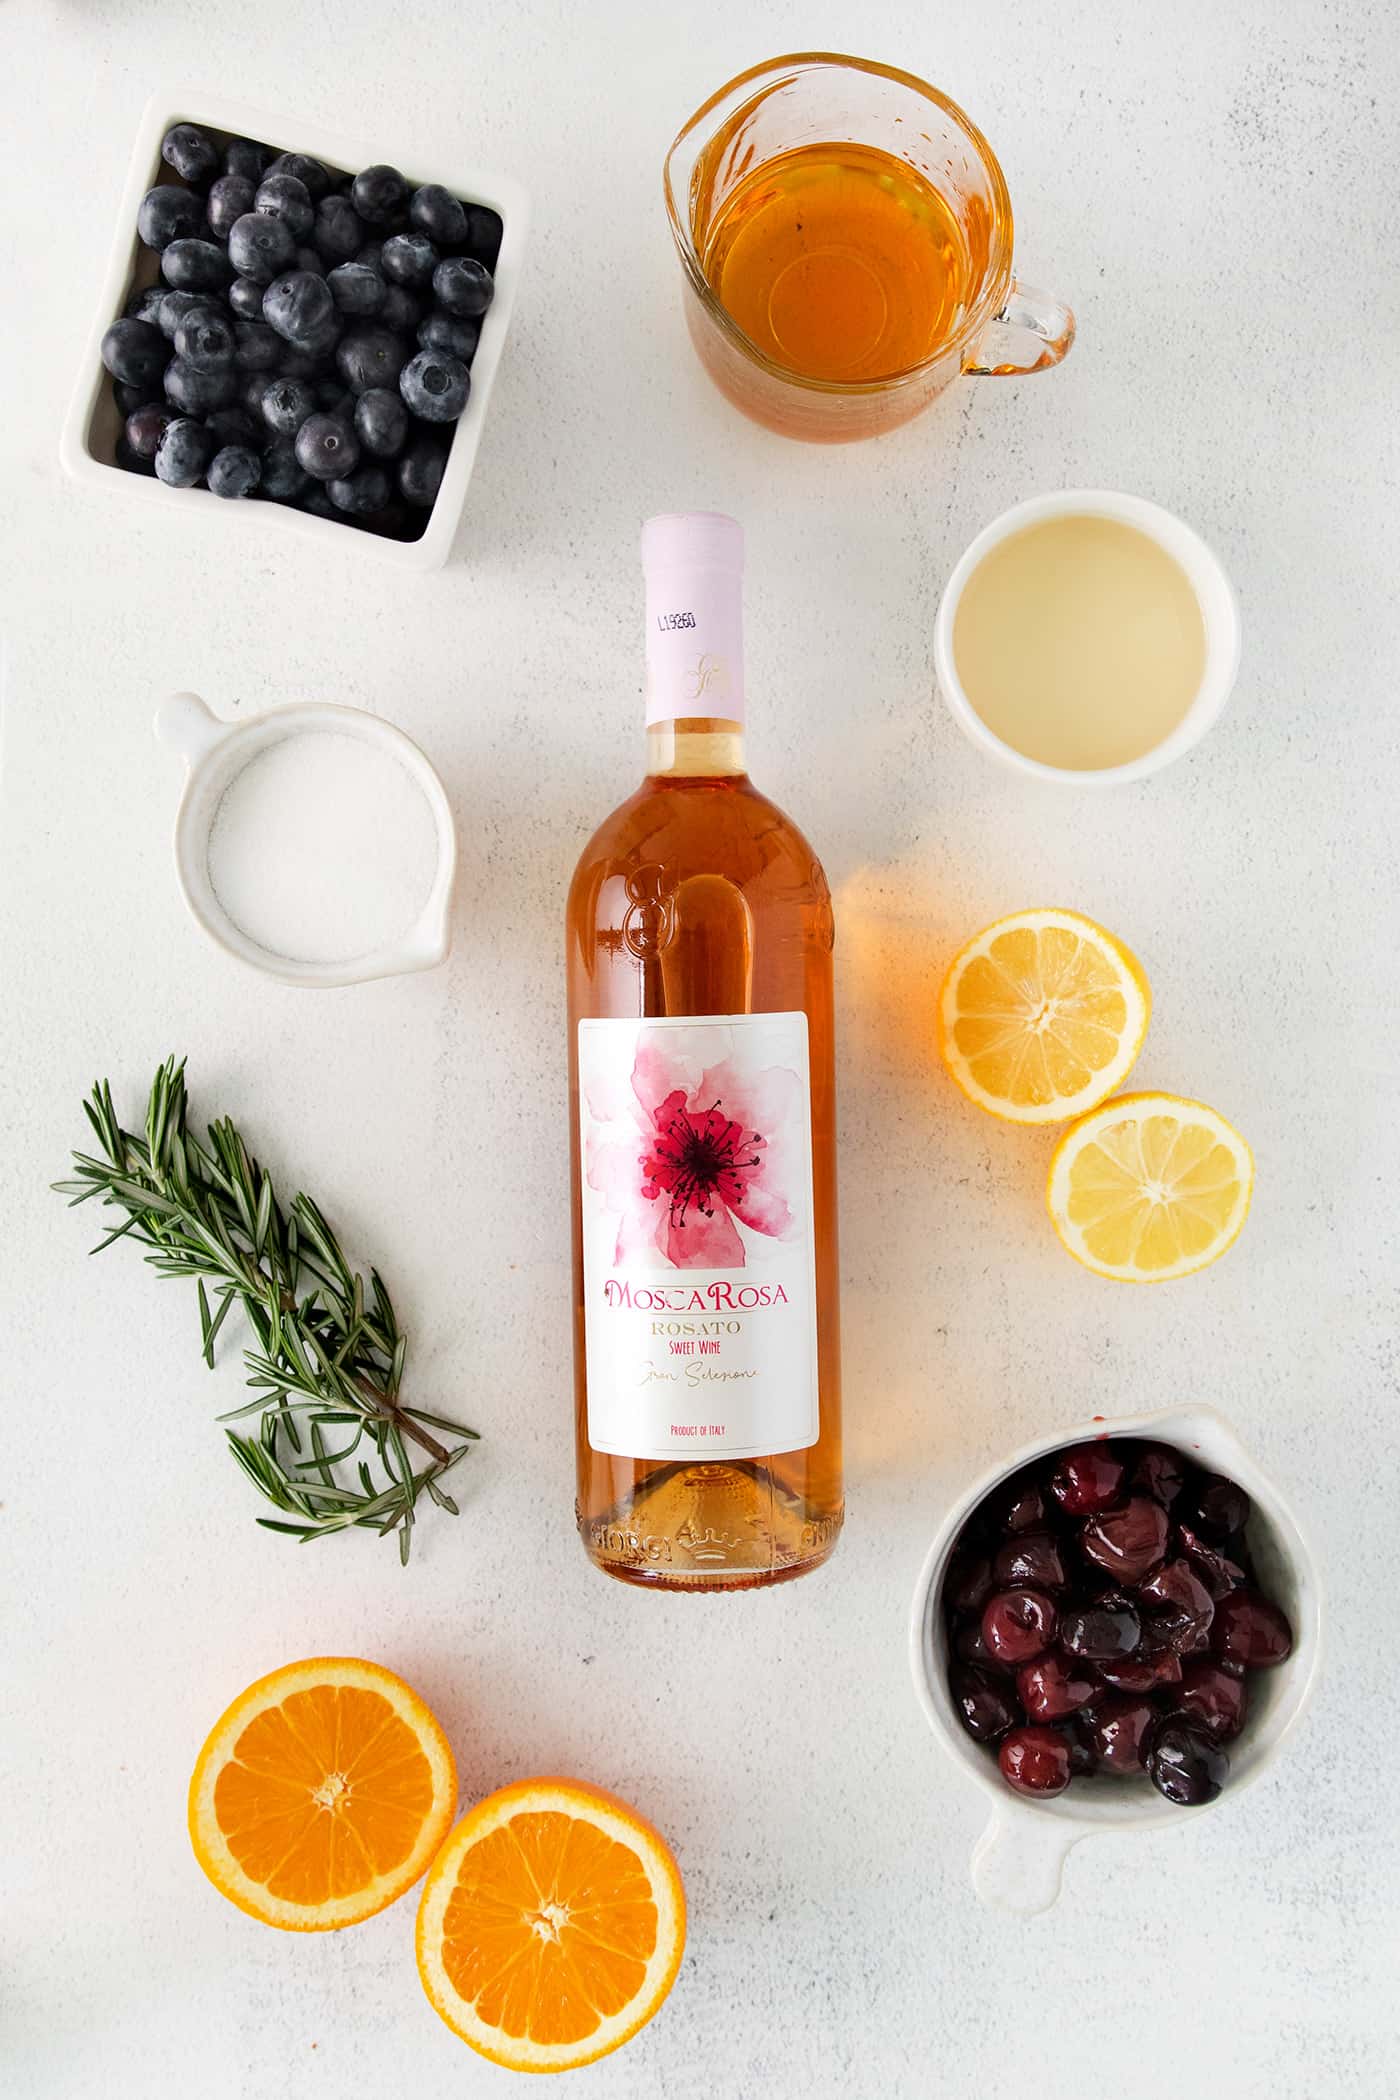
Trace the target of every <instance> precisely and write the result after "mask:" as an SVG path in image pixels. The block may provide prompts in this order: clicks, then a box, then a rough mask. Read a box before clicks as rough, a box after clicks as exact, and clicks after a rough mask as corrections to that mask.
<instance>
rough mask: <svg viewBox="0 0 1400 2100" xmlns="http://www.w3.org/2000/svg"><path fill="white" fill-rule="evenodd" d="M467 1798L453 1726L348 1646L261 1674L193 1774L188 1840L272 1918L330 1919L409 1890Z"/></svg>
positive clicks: (234, 1899) (237, 1898)
mask: <svg viewBox="0 0 1400 2100" xmlns="http://www.w3.org/2000/svg"><path fill="white" fill-rule="evenodd" d="M456 1807H457V1770H456V1766H455V1765H454V1764H453V1761H452V1752H451V1750H450V1749H449V1748H448V1744H447V1738H446V1736H445V1735H444V1734H443V1732H442V1730H441V1728H440V1727H439V1726H438V1724H437V1721H436V1720H435V1719H434V1717H433V1715H432V1714H431V1713H430V1712H429V1711H428V1709H427V1707H426V1706H425V1705H424V1704H423V1701H422V1700H421V1699H420V1698H419V1696H418V1694H417V1693H416V1692H415V1691H414V1690H413V1689H412V1688H411V1687H410V1686H409V1685H406V1684H405V1683H404V1681H403V1679H402V1678H401V1677H395V1675H394V1673H393V1671H392V1670H385V1669H382V1668H381V1667H380V1665H379V1664H378V1663H371V1662H356V1661H354V1660H353V1659H352V1658H349V1657H345V1656H320V1657H315V1658H313V1659H312V1660H311V1661H309V1662H298V1663H288V1664H287V1665H286V1667H285V1668H284V1669H281V1670H274V1671H273V1672H272V1674H271V1676H270V1677H260V1678H259V1679H258V1681H257V1683H256V1684H250V1685H249V1687H248V1689H247V1691H246V1692H244V1693H242V1695H241V1696H240V1697H239V1698H237V1699H235V1700H234V1702H233V1704H232V1706H231V1707H230V1708H229V1709H228V1712H227V1713H226V1714H224V1715H223V1716H222V1718H221V1719H220V1720H219V1721H217V1722H216V1723H215V1725H214V1728H213V1730H212V1732H211V1734H210V1736H209V1739H208V1741H207V1742H206V1743H205V1745H204V1748H203V1749H202V1750H201V1751H200V1753H199V1759H198V1762H197V1763H196V1765H195V1768H194V1776H193V1778H192V1779H191V1780H190V1804H189V1814H190V1841H191V1843H192V1844H193V1846H194V1853H195V1858H196V1859H197V1860H198V1861H199V1864H200V1865H201V1867H203V1869H204V1871H205V1873H206V1874H207V1875H208V1876H209V1879H210V1880H211V1881H212V1882H213V1884H214V1886H215V1888H216V1889H218V1891H219V1893H220V1894H221V1895H224V1896H227V1897H228V1899H229V1901H230V1903H236V1904H237V1905H238V1907H239V1909H240V1910H246V1911H247V1912H248V1913H249V1915H250V1916H251V1917H254V1918H261V1919H262V1921H263V1923H264V1924H265V1925H280V1926H281V1927H282V1928H283V1929H284V1930H286V1931H288V1932H329V1931H331V1930H332V1929H334V1928H335V1927H336V1926H340V1925H356V1924H358V1923H359V1921H360V1919H361V1918H368V1917H371V1916H373V1914H374V1912H375V1911H377V1910H383V1908H384V1906H385V1905H386V1904H388V1903H392V1902H393V1901H394V1899H395V1897H396V1896H401V1895H402V1894H403V1892H404V1890H405V1889H407V1888H411V1887H412V1885H413V1883H414V1882H415V1881H416V1880H417V1879H418V1877H419V1875H420V1874H421V1873H422V1872H423V1870H424V1868H425V1867H426V1866H427V1864H428V1862H429V1860H430V1859H431V1858H432V1856H433V1854H434V1853H435V1852H436V1851H437V1849H438V1846H439V1845H440V1844H441V1843H442V1841H443V1838H444V1837H445V1836H446V1834H447V1830H448V1826H449V1824H450V1823H451V1821H452V1817H453V1814H454V1812H455V1810H456Z"/></svg>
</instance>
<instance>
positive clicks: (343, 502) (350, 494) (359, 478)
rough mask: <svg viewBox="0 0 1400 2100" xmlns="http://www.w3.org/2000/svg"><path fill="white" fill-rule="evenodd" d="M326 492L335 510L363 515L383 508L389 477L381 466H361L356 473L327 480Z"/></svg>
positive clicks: (387, 493) (387, 496) (387, 495)
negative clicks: (330, 480)
mask: <svg viewBox="0 0 1400 2100" xmlns="http://www.w3.org/2000/svg"><path fill="white" fill-rule="evenodd" d="M327 492H328V494H329V496H330V499H331V502H332V503H333V504H334V505H335V507H336V509H337V510H348V511H350V512H352V513H354V514H356V515H359V516H364V515H365V514H367V513H368V512H370V511H373V510H383V508H384V506H385V504H386V503H387V502H388V500H389V477H388V475H387V474H386V473H385V472H384V469H383V468H382V467H361V468H360V471H359V472H358V474H351V475H348V476H345V477H344V478H340V477H337V479H336V480H334V481H332V482H328V483H327Z"/></svg>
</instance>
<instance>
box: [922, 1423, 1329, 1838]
mask: <svg viewBox="0 0 1400 2100" xmlns="http://www.w3.org/2000/svg"><path fill="white" fill-rule="evenodd" d="M1249 1509H1250V1504H1249V1497H1248V1495H1247V1494H1246V1493H1245V1491H1244V1489H1243V1488H1242V1487H1239V1486H1237V1485H1236V1483H1235V1482H1234V1481H1233V1480H1227V1479H1226V1478H1225V1477H1224V1475H1223V1474H1220V1473H1207V1472H1203V1471H1201V1470H1200V1468H1198V1467H1196V1466H1194V1465H1192V1463H1191V1462H1190V1460H1189V1459H1187V1458H1186V1457H1185V1456H1184V1455H1183V1454H1182V1453H1181V1452H1180V1451H1177V1450H1175V1449H1173V1448H1172V1446H1170V1445H1168V1444H1156V1443H1148V1442H1145V1441H1141V1440H1138V1439H1127V1438H1124V1439H1115V1440H1111V1441H1110V1440H1108V1439H1102V1440H1098V1441H1095V1442H1093V1443H1087V1444H1074V1445H1071V1446H1069V1447H1067V1448H1066V1449H1064V1450H1060V1451H1053V1452H1050V1453H1049V1454H1048V1455H1047V1456H1046V1457H1045V1458H1042V1459H1039V1460H1037V1461H1036V1462H1035V1464H1033V1465H1031V1466H1027V1467H1025V1468H1024V1469H1023V1470H1022V1471H1021V1472H1019V1473H1017V1474H1015V1475H1013V1476H1012V1478H1011V1479H1010V1480H1007V1481H1003V1482H1002V1483H1001V1485H1000V1486H999V1487H997V1488H996V1489H994V1490H993V1492H992V1493H991V1494H990V1495H988V1496H987V1497H986V1498H985V1499H984V1500H983V1501H982V1502H981V1503H980V1504H979V1505H978V1507H977V1508H976V1509H975V1510H974V1511H973V1513H972V1515H971V1516H970V1517H969V1518H968V1520H967V1523H966V1524H965V1525H964V1526H963V1528H962V1531H961V1532H960V1534H959V1536H958V1541H957V1545H956V1546H955V1548H954V1551H953V1556H952V1559H951V1560H950V1562H949V1564H948V1572H947V1574H946V1576H945V1578H944V1582H943V1612H944V1617H945V1620H946V1623H947V1628H948V1648H949V1667H948V1684H949V1689H950V1690H951V1692H952V1695H953V1704H954V1706H955V1707H956V1708H957V1712H958V1717H959V1719H960V1720H961V1722H962V1724H963V1727H964V1728H965V1729H966V1730H967V1732H968V1734H969V1735H970V1736H971V1737H972V1738H973V1740H974V1741H975V1742H978V1743H985V1744H986V1745H988V1746H989V1747H995V1749H996V1753H997V1761H998V1763H999V1764H1000V1766H1001V1771H1002V1776H1003V1778H1004V1779H1005V1780H1006V1782H1007V1784H1008V1785H1009V1786H1012V1787H1014V1788H1015V1789H1016V1790H1017V1792H1018V1793H1023V1794H1034V1795H1040V1796H1044V1795H1047V1794H1058V1793H1060V1792H1061V1791H1062V1790H1063V1789H1064V1788H1065V1787H1067V1786H1068V1785H1069V1783H1070V1780H1071V1779H1076V1778H1081V1777H1084V1776H1086V1775H1088V1774H1090V1773H1095V1772H1103V1773H1109V1774H1113V1775H1115V1776H1118V1777H1125V1776H1126V1777H1133V1776H1136V1775H1139V1774H1141V1773H1144V1772H1145V1773H1146V1774H1147V1776H1148V1778H1149V1779H1150V1780H1151V1781H1152V1784H1153V1785H1154V1786H1155V1787H1156V1788H1157V1791H1158V1792H1159V1793H1160V1794H1163V1795H1165V1796H1166V1798H1167V1800H1168V1801H1175V1802H1177V1803H1179V1804H1180V1805H1181V1806H1182V1807H1186V1808H1194V1807H1197V1806H1198V1805H1199V1804H1200V1803H1202V1802H1205V1801H1213V1800H1214V1799H1215V1797H1216V1795H1217V1794H1218V1793H1219V1792H1220V1789H1221V1786H1222V1784H1223V1783H1224V1781H1225V1778H1226V1777H1227V1775H1228V1773H1229V1769H1230V1767H1229V1760H1228V1758H1227V1756H1226V1753H1225V1751H1224V1749H1223V1747H1222V1745H1224V1744H1225V1743H1228V1742H1229V1741H1230V1740H1231V1739H1232V1738H1233V1737H1235V1736H1237V1735H1238V1734H1239V1732H1240V1730H1241V1728H1242V1727H1243V1726H1244V1721H1245V1715H1246V1713H1247V1711H1248V1703H1249V1689H1248V1673H1249V1672H1250V1671H1251V1670H1265V1669H1269V1668H1271V1667H1272V1666H1273V1665H1274V1664H1276V1663H1281V1662H1282V1661H1283V1660H1284V1659H1285V1657H1286V1656H1287V1655H1288V1654H1289V1653H1290V1651H1291V1649H1292V1646H1293V1634H1292V1629H1291V1628H1290V1626H1289V1623H1288V1620H1287V1619H1286V1618H1285V1616H1284V1614H1283V1613H1282V1612H1281V1611H1280V1610H1279V1608H1278V1606H1277V1605H1276V1604H1274V1603H1272V1602H1271V1601H1270V1599H1269V1598H1267V1597H1266V1596H1264V1595H1263V1594H1262V1592H1261V1591H1260V1589H1259V1587H1258V1584H1257V1582H1256V1580H1255V1576H1254V1570H1253V1565H1252V1563H1251V1560H1250V1555H1249V1548H1248V1545H1247V1543H1246V1540H1245V1526H1246V1524H1247V1522H1248V1519H1249Z"/></svg>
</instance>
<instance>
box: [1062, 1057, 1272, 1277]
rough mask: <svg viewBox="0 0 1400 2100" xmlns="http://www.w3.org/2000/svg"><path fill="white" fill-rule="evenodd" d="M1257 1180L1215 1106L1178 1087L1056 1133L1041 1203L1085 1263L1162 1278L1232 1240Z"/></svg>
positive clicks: (1127, 1100)
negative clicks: (1185, 1097) (1180, 1091)
mask: <svg viewBox="0 0 1400 2100" xmlns="http://www.w3.org/2000/svg"><path fill="white" fill-rule="evenodd" d="M1253 1187H1254V1160H1253V1157H1252V1155H1251V1153H1250V1149H1249V1147H1248V1145H1247V1144H1246V1143H1245V1141H1244V1139H1243V1138H1242V1137H1241V1136H1240V1134H1239V1132H1238V1131H1237V1130H1235V1129H1234V1128H1233V1127H1232V1126H1231V1125H1230V1124H1229V1123H1227V1122H1226V1120H1225V1118H1224V1117H1223V1116H1219V1115H1217V1114H1216V1112H1215V1110H1214V1109H1213V1108H1207V1107H1206V1106H1205V1104H1204V1103H1203V1102H1200V1101H1184V1100H1182V1099H1181V1098H1180V1096H1178V1095H1176V1094H1120V1095H1119V1096H1118V1098H1117V1099H1116V1100H1114V1101H1108V1102H1105V1104H1104V1106H1103V1107H1102V1108H1099V1109H1096V1110H1095V1111H1094V1113H1093V1114H1092V1115H1088V1116H1084V1117H1083V1118H1082V1119H1081V1120H1080V1121H1079V1122H1078V1123H1075V1124H1074V1125H1073V1126H1072V1127H1071V1128H1070V1129H1069V1130H1067V1131H1066V1132H1065V1134H1064V1136H1063V1137H1062V1138H1061V1139H1060V1142H1059V1144H1058V1145H1057V1146H1056V1148H1055V1156H1054V1158H1053V1159H1052V1160H1051V1162H1050V1179H1049V1183H1048V1185H1047V1188H1046V1202H1047V1203H1048V1204H1049V1207H1050V1217H1051V1220H1052V1222H1053V1224H1054V1227H1055V1230H1056V1232H1057V1233H1058V1234H1059V1236H1060V1238H1061V1240H1062V1241H1063V1243H1064V1245H1065V1246H1066V1247H1067V1248H1068V1249H1069V1251H1070V1253H1071V1254H1072V1255H1073V1256H1074V1258H1075V1260H1076V1261H1081V1262H1083V1264H1084V1266H1085V1267H1086V1268H1087V1269H1094V1270H1096V1271H1097V1273H1098V1274H1099V1275H1100V1276H1114V1277H1118V1278H1119V1279H1121V1280H1123V1281H1125V1282H1128V1283H1164V1282H1166V1281H1167V1279H1168V1278H1169V1277H1172V1276H1189V1275H1191V1274H1192V1272H1193V1271H1194V1270H1196V1269H1203V1268H1205V1267H1206V1265H1207V1263H1208V1262H1213V1261H1218V1260H1219V1258H1220V1256H1221V1255H1222V1254H1223V1253H1224V1252H1225V1250H1226V1248H1227V1247H1232V1246H1233V1245H1234V1243H1235V1241H1236V1240H1237V1239H1238V1238H1239V1236H1240V1230H1241V1228H1242V1226H1243V1224H1244V1221H1245V1214H1246V1212H1247V1211H1248V1209H1249V1198H1250V1192H1251V1190H1252V1189H1253Z"/></svg>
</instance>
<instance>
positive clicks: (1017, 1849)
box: [971, 1802, 1084, 1918]
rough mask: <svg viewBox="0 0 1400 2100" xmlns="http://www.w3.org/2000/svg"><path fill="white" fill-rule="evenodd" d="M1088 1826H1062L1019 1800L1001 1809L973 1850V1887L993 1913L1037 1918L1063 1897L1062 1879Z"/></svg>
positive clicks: (999, 1808)
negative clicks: (1039, 1913) (1027, 1807)
mask: <svg viewBox="0 0 1400 2100" xmlns="http://www.w3.org/2000/svg"><path fill="white" fill-rule="evenodd" d="M1083 1834H1084V1832H1083V1827H1082V1825H1081V1826H1080V1827H1079V1828H1076V1827H1075V1825H1074V1824H1072V1823H1062V1822H1059V1821H1058V1820H1053V1819H1052V1818H1051V1817H1049V1816H1043V1815H1037V1814H1036V1813H1035V1812H1034V1810H1028V1809H1021V1808H1017V1807H1016V1805H1015V1804H1014V1803H1013V1802H1007V1803H1006V1804H1005V1805H1004V1806H1001V1807H998V1808H997V1809H996V1810H995V1811H994V1812H993V1815H992V1819H991V1821H990V1822H989V1823H988V1825H987V1827H986V1829H985V1830H984V1831H983V1832H982V1835H981V1837H980V1838H979V1839H978V1840H977V1843H976V1844H975V1845H974V1847H973V1850H972V1861H971V1872H972V1886H973V1888H974V1889H975V1890H976V1891H977V1895H978V1897H979V1899H980V1900H981V1901H982V1902H983V1903H985V1904H986V1906H987V1908H988V1909H989V1910H1006V1911H1011V1912H1013V1913H1014V1914H1015V1915H1016V1916H1017V1917H1022V1918H1033V1917H1035V1916H1036V1915H1037V1913H1038V1912H1040V1911H1042V1910H1049V1908H1050V1906H1051V1904H1052V1903H1054V1902H1055V1900H1056V1898H1057V1897H1058V1896H1059V1893H1060V1876H1061V1874H1062V1873H1063V1872H1064V1864H1065V1861H1066V1859H1068V1857H1069V1855H1070V1852H1071V1851H1072V1850H1073V1848H1074V1846H1075V1845H1076V1844H1077V1843H1078V1842H1079V1839H1080V1838H1081V1837H1082V1836H1083Z"/></svg>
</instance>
